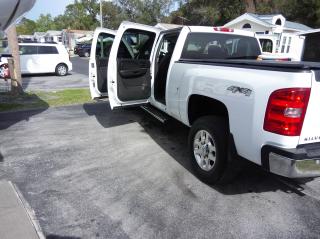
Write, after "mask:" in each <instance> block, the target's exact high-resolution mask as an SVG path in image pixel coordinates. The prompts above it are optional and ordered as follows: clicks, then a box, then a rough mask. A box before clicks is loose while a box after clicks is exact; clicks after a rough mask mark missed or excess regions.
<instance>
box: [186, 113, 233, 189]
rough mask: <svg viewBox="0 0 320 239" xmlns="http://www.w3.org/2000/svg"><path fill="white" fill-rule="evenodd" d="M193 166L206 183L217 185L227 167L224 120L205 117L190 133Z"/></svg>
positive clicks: (226, 141)
mask: <svg viewBox="0 0 320 239" xmlns="http://www.w3.org/2000/svg"><path fill="white" fill-rule="evenodd" d="M189 150H190V154H191V155H190V158H191V165H192V167H193V169H194V172H195V174H196V175H197V176H198V177H199V178H200V179H201V180H202V181H203V182H205V183H208V184H215V183H217V182H218V181H219V179H220V178H221V177H222V176H223V174H224V173H225V169H226V165H227V155H228V154H227V150H228V140H227V124H226V122H225V120H224V119H223V118H219V117H215V116H205V117H201V118H200V119H198V120H197V121H196V122H195V123H194V124H193V126H192V127H191V130H190V133H189Z"/></svg>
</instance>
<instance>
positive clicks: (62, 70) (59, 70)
mask: <svg viewBox="0 0 320 239" xmlns="http://www.w3.org/2000/svg"><path fill="white" fill-rule="evenodd" d="M56 74H57V75H58V76H65V75H67V74H68V67H67V66H66V65H65V64H59V65H57V67H56Z"/></svg>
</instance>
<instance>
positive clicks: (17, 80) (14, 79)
mask: <svg viewBox="0 0 320 239" xmlns="http://www.w3.org/2000/svg"><path fill="white" fill-rule="evenodd" d="M6 33H7V37H8V45H9V49H10V51H11V54H12V58H9V59H8V64H9V70H10V75H11V93H12V94H13V95H18V94H21V93H22V92H23V89H22V79H21V70H20V54H19V46H18V37H17V30H16V25H15V24H13V25H11V26H10V27H9V28H8V30H7V32H6Z"/></svg>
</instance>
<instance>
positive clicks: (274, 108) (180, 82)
mask: <svg viewBox="0 0 320 239" xmlns="http://www.w3.org/2000/svg"><path fill="white" fill-rule="evenodd" d="M92 55H94V54H92ZM259 55H261V47H260V45H259V42H258V39H257V38H255V36H254V34H253V33H250V32H247V31H241V30H233V29H228V28H223V27H222V28H220V27H201V26H184V27H182V28H176V29H172V30H168V31H161V30H159V29H158V28H155V27H151V26H146V25H141V24H137V23H131V22H123V23H122V24H121V25H120V27H119V29H118V31H117V33H116V35H115V38H114V40H113V44H112V47H111V51H110V57H109V60H108V65H107V68H108V70H107V79H105V78H102V77H100V78H94V79H97V81H94V80H92V82H93V83H95V84H94V85H93V84H92V87H93V86H94V88H95V91H94V92H99V93H101V90H99V89H97V87H98V85H99V84H100V85H102V82H105V80H106V81H107V89H108V92H107V94H108V97H109V103H110V105H111V108H112V109H116V108H123V107H128V106H143V107H146V106H145V105H148V106H151V107H153V108H154V109H156V110H157V111H159V112H161V113H164V114H166V115H169V116H171V117H173V118H175V119H177V120H179V121H180V122H182V123H184V124H185V125H187V126H189V127H191V129H190V132H189V152H190V154H191V155H190V156H191V157H190V158H191V165H192V166H193V168H194V169H195V172H196V174H197V176H198V177H199V178H200V179H202V180H203V181H205V182H207V183H210V184H211V183H216V182H217V181H219V180H220V179H221V178H222V175H226V170H227V165H229V164H230V162H229V160H230V158H231V159H233V158H245V159H248V160H249V161H252V162H254V163H256V164H258V165H261V166H262V167H263V168H264V169H266V170H267V171H271V172H273V173H276V174H278V175H282V176H286V177H314V176H320V167H319V164H320V160H319V158H320V154H318V153H315V154H314V152H318V149H319V147H320V146H319V142H320V138H319V136H318V134H319V132H320V128H319V127H318V123H317V122H318V120H319V119H320V114H319V113H318V112H319V111H318V110H316V106H317V102H319V100H318V99H319V97H320V94H319V93H318V92H319V90H318V87H319V69H320V67H319V66H313V65H308V64H303V63H293V62H291V63H290V62H285V63H277V62H263V61H257V58H258V56H259ZM93 63H94V62H93ZM92 66H94V65H92V63H91V65H90V67H92ZM99 82H100V83H99ZM98 90H99V91H98ZM105 93H106V92H105ZM104 95H105V94H101V95H99V94H97V97H95V98H100V97H103V96H104ZM309 98H310V101H309ZM149 113H150V112H149ZM151 113H152V112H151ZM311 115H312V116H311ZM306 145H307V146H306ZM310 145H311V146H310ZM230 151H231V152H232V156H230V155H229V153H228V152H230ZM306 152H307V153H306ZM308 152H311V153H310V154H309V153H308ZM319 152H320V151H319ZM305 165H307V167H306V166H305Z"/></svg>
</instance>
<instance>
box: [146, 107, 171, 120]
mask: <svg viewBox="0 0 320 239" xmlns="http://www.w3.org/2000/svg"><path fill="white" fill-rule="evenodd" d="M140 107H141V109H143V110H144V111H146V112H147V113H149V114H150V115H152V116H153V117H154V118H156V119H157V120H159V121H160V122H161V123H163V124H164V123H166V122H167V121H168V120H169V116H168V115H167V114H165V113H163V112H162V111H160V110H158V109H157V108H155V107H153V106H151V105H143V106H140Z"/></svg>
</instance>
